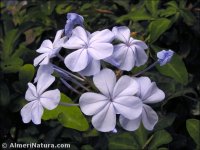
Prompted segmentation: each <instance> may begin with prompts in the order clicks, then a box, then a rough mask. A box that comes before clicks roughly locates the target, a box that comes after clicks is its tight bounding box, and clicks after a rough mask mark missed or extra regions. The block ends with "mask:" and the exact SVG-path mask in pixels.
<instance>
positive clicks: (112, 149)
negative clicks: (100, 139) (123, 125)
mask: <svg viewBox="0 0 200 150" xmlns="http://www.w3.org/2000/svg"><path fill="white" fill-rule="evenodd" d="M108 146H109V150H116V149H120V150H136V149H139V145H138V144H137V142H136V141H135V139H134V137H133V136H132V135H131V134H130V133H122V134H114V135H112V136H111V137H109V145H108Z"/></svg>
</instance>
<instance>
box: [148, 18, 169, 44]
mask: <svg viewBox="0 0 200 150" xmlns="http://www.w3.org/2000/svg"><path fill="white" fill-rule="evenodd" d="M170 25H171V21H170V20H169V19H166V18H161V19H157V20H155V21H152V22H151V23H150V24H149V26H148V30H149V42H150V43H153V42H155V41H156V40H157V39H158V38H159V37H160V36H161V35H162V34H163V33H164V32H165V31H166V30H167V29H169V28H170Z"/></svg>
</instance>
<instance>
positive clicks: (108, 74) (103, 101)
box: [79, 69, 142, 132]
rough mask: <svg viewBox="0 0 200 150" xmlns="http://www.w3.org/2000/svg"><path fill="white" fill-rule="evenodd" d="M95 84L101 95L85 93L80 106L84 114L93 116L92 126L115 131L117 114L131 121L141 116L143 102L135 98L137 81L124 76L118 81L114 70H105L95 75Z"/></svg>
mask: <svg viewBox="0 0 200 150" xmlns="http://www.w3.org/2000/svg"><path fill="white" fill-rule="evenodd" d="M93 82H94V84H95V86H96V87H97V88H98V90H99V91H100V92H101V94H100V93H93V92H87V93H84V94H82V95H81V97H80V99H79V105H80V108H81V110H82V111H83V113H84V114H86V115H89V116H92V115H93V117H92V124H93V126H94V127H95V128H96V129H97V130H98V131H102V132H110V131H115V126H116V114H120V115H123V116H125V117H126V118H129V119H135V118H138V116H140V115H141V113H142V101H141V100H140V99H139V98H138V97H136V96H134V94H136V93H137V92H138V84H137V81H135V79H133V78H131V77H129V76H126V75H124V76H122V77H121V78H120V79H119V80H118V81H116V76H115V73H114V72H113V71H112V70H110V69H103V70H102V71H100V72H99V73H98V74H96V75H94V77H93Z"/></svg>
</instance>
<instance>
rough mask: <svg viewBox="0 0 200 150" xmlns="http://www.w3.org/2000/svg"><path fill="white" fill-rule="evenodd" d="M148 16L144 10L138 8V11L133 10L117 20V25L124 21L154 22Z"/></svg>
mask: <svg viewBox="0 0 200 150" xmlns="http://www.w3.org/2000/svg"><path fill="white" fill-rule="evenodd" d="M154 19H155V18H153V17H152V16H151V15H150V14H148V13H147V12H146V10H145V8H140V9H139V11H138V10H134V11H132V12H130V13H128V14H127V15H123V16H121V17H119V18H118V19H117V23H120V22H123V21H125V20H133V21H142V20H154Z"/></svg>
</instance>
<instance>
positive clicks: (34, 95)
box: [21, 73, 60, 124]
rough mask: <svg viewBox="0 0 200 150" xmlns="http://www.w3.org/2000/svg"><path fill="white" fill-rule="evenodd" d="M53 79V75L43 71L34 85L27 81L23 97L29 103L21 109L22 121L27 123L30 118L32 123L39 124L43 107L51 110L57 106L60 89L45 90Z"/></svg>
mask: <svg viewBox="0 0 200 150" xmlns="http://www.w3.org/2000/svg"><path fill="white" fill-rule="evenodd" d="M54 80H55V77H53V76H52V75H49V74H45V73H44V74H42V75H41V76H40V77H39V79H38V82H37V86H36V87H35V86H34V85H33V84H32V83H28V90H27V91H26V94H25V99H26V100H27V101H29V103H28V104H26V105H25V106H24V107H23V108H22V109H21V116H22V120H23V122H24V123H29V122H30V121H31V120H32V121H33V123H34V124H40V123H41V117H42V114H43V111H44V108H46V109H48V110H52V109H54V108H56V107H57V106H58V104H59V101H60V91H59V90H58V89H55V90H50V91H46V92H45V90H46V89H47V88H48V87H49V86H50V85H51V84H52V83H53V82H54ZM43 107H44V108H43Z"/></svg>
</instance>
